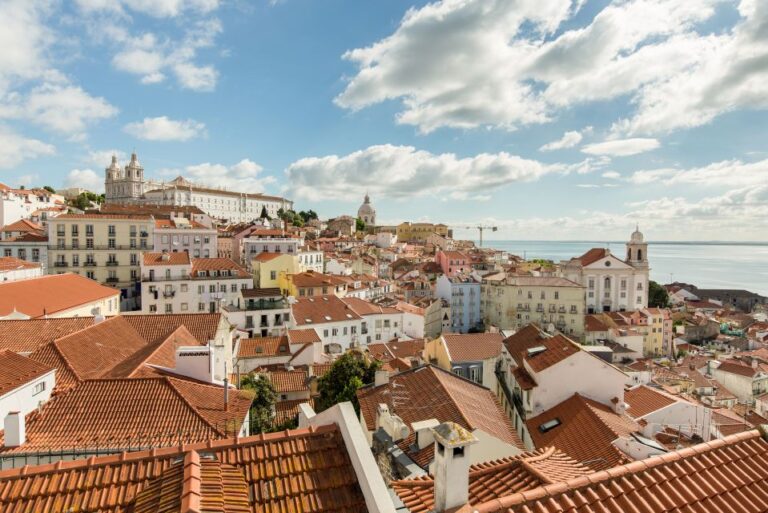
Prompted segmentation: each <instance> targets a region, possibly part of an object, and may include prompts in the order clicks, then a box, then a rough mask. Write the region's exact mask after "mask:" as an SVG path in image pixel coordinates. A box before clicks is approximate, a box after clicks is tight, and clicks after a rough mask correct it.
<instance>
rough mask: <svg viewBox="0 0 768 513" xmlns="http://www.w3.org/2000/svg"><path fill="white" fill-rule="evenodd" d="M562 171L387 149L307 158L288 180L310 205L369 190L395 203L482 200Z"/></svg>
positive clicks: (516, 161)
mask: <svg viewBox="0 0 768 513" xmlns="http://www.w3.org/2000/svg"><path fill="white" fill-rule="evenodd" d="M558 171H564V167H563V166H561V165H545V164H542V163H540V162H537V161H534V160H527V159H524V158H521V157H518V156H515V155H510V154H508V153H504V152H502V153H496V154H488V153H482V154H479V155H476V156H474V157H468V158H459V157H457V156H456V155H454V154H452V153H443V154H439V155H436V154H433V153H429V152H427V151H421V150H417V149H415V148H413V147H411V146H393V145H389V144H386V145H379V146H370V147H368V148H366V149H364V150H360V151H356V152H353V153H350V154H348V155H343V156H338V155H328V156H325V157H309V158H303V159H301V160H298V161H296V162H294V163H292V164H291V165H289V166H288V168H287V170H286V174H287V176H288V180H289V182H290V183H289V187H290V190H291V191H292V194H293V195H294V196H296V197H300V198H307V199H310V200H324V199H338V200H349V199H350V198H356V197H358V196H360V195H361V194H362V193H363V192H365V191H366V190H367V191H370V192H371V194H375V195H377V196H387V197H394V198H407V197H414V196H424V195H431V194H435V195H440V196H446V195H449V196H450V197H452V198H455V199H483V198H487V193H488V192H490V191H493V190H494V189H496V188H498V187H501V186H503V185H507V184H509V183H513V182H529V181H534V180H537V179H539V178H540V177H541V176H543V175H545V174H547V173H551V172H558Z"/></svg>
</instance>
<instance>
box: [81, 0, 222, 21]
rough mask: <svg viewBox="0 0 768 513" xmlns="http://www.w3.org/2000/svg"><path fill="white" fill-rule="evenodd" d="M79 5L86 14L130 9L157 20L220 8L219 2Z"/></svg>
mask: <svg viewBox="0 0 768 513" xmlns="http://www.w3.org/2000/svg"><path fill="white" fill-rule="evenodd" d="M77 4H78V5H79V6H80V8H81V9H83V10H84V11H86V12H94V11H109V12H112V13H121V12H124V11H125V10H126V9H129V10H132V11H136V12H140V13H143V14H148V15H150V16H154V17H156V18H167V17H174V16H179V15H181V14H183V13H185V12H188V11H198V12H201V13H207V12H210V11H213V10H215V9H216V8H217V7H218V6H219V0H77Z"/></svg>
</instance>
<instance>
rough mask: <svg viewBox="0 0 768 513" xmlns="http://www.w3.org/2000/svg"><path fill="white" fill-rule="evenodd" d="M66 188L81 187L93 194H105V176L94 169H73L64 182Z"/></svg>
mask: <svg viewBox="0 0 768 513" xmlns="http://www.w3.org/2000/svg"><path fill="white" fill-rule="evenodd" d="M64 187H81V188H83V189H88V190H89V191H91V192H98V193H101V192H104V176H102V175H100V174H98V173H96V172H95V171H93V170H92V169H73V170H71V171H70V172H69V173H68V174H67V178H66V179H65V180H64Z"/></svg>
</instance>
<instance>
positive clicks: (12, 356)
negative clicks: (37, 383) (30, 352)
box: [0, 349, 53, 397]
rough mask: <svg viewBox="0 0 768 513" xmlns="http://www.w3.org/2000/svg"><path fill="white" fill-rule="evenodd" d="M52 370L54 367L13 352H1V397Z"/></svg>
mask: <svg viewBox="0 0 768 513" xmlns="http://www.w3.org/2000/svg"><path fill="white" fill-rule="evenodd" d="M52 370H53V367H50V366H48V365H45V364H43V363H40V362H36V361H35V360H32V359H31V358H27V357H26V356H21V355H19V354H16V353H14V352H13V351H9V350H7V349H5V350H2V351H0V397H2V396H4V395H5V394H7V393H8V392H11V391H13V390H16V389H17V388H19V387H20V386H22V385H24V384H26V383H29V382H30V381H32V380H34V379H37V378H39V377H40V376H43V375H45V374H48V373H49V372H51V371H52Z"/></svg>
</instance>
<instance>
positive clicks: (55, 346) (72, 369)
mask: <svg viewBox="0 0 768 513" xmlns="http://www.w3.org/2000/svg"><path fill="white" fill-rule="evenodd" d="M75 333H77V332H75ZM65 336H69V335H65ZM60 338H64V337H60ZM60 338H57V339H53V341H52V342H49V344H51V346H53V349H54V351H56V354H57V355H58V356H59V358H61V360H62V361H63V362H64V365H65V366H66V368H67V370H69V372H71V373H72V375H73V376H74V377H75V379H76V380H77V381H79V382H82V381H83V378H81V377H80V374H78V373H77V371H76V370H75V367H74V366H73V365H72V362H71V361H69V358H67V356H66V355H65V354H64V352H63V351H62V350H61V348H60V347H59V339H60ZM41 347H45V346H41ZM38 349H39V348H38ZM35 352H37V350H35ZM31 354H34V353H30V355H31Z"/></svg>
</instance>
